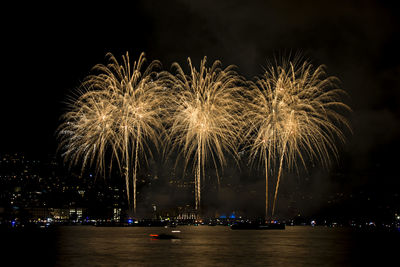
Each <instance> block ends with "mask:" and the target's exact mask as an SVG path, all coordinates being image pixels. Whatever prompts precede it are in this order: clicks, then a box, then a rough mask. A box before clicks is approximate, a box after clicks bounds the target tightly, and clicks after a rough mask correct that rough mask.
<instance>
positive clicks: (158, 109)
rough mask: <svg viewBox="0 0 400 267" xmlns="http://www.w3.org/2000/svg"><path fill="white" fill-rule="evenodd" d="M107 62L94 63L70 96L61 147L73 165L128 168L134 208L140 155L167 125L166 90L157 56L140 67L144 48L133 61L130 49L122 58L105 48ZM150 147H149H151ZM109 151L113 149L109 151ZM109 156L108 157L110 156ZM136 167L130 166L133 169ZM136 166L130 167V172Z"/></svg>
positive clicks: (155, 141)
mask: <svg viewBox="0 0 400 267" xmlns="http://www.w3.org/2000/svg"><path fill="white" fill-rule="evenodd" d="M107 56H108V58H109V64H107V65H101V64H99V65H96V66H95V67H94V68H93V71H94V72H97V73H98V74H93V75H90V76H88V77H87V78H86V79H85V81H84V82H83V84H82V88H84V89H83V90H81V91H80V93H79V94H80V96H78V98H76V99H74V100H73V101H71V104H70V110H69V111H68V112H67V113H66V114H65V115H64V116H63V119H64V122H63V123H62V124H61V126H60V127H59V131H58V133H59V137H60V139H61V141H60V148H61V149H62V150H63V155H64V157H65V160H66V161H68V162H69V164H70V165H76V164H79V163H80V162H82V170H83V168H84V167H85V166H87V165H94V164H95V165H96V167H97V169H98V170H100V171H103V172H104V171H105V170H106V169H107V163H108V167H109V170H110V171H111V167H112V163H113V161H115V162H116V163H117V165H118V167H119V170H120V171H121V172H123V173H124V176H125V183H126V191H127V197H128V202H130V201H129V200H130V175H132V186H133V194H132V195H133V210H134V213H136V179H137V178H136V176H137V169H138V167H139V156H140V155H144V159H145V160H146V161H147V159H146V153H142V152H144V150H145V148H149V147H148V142H149V141H150V142H152V143H154V144H156V146H157V144H158V142H159V136H160V131H162V129H163V125H162V120H161V119H160V117H161V114H163V111H162V109H163V108H162V103H163V98H162V95H163V94H162V93H160V90H159V89H160V87H159V86H158V83H156V82H153V78H155V76H156V74H155V73H154V71H153V70H154V68H155V67H157V66H159V63H158V62H157V61H153V62H152V63H151V64H150V65H149V66H148V67H147V68H146V69H145V71H144V72H143V73H142V72H141V69H142V66H143V63H144V61H145V57H144V53H142V54H141V55H140V57H139V60H138V61H137V62H136V61H135V62H134V63H133V66H131V65H130V61H129V55H128V53H126V55H125V56H123V57H122V59H123V64H119V63H118V61H117V60H116V58H115V57H114V56H113V55H112V54H107ZM147 151H148V152H150V153H151V151H150V149H147ZM107 155H110V156H109V157H107ZM106 158H109V161H107V162H106ZM131 169H132V170H131ZM131 172H132V173H131Z"/></svg>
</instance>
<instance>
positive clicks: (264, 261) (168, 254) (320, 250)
mask: <svg viewBox="0 0 400 267" xmlns="http://www.w3.org/2000/svg"><path fill="white" fill-rule="evenodd" d="M171 230H180V231H181V232H180V233H177V234H174V235H176V236H178V237H180V239H178V240H154V239H152V238H151V237H150V236H149V235H150V234H159V233H171ZM18 238H19V239H18ZM18 238H12V241H11V242H14V244H13V245H14V246H16V250H15V251H18V249H20V253H14V260H17V261H18V260H21V259H24V260H25V262H30V263H31V264H35V265H36V264H42V265H55V266H373V265H376V264H377V265H378V266H388V265H389V263H391V262H392V261H393V260H395V261H396V262H397V263H396V264H395V265H398V263H399V262H400V257H399V256H398V255H399V252H400V249H399V248H400V246H399V244H400V243H399V242H400V238H399V234H398V233H387V232H357V231H354V230H352V229H349V228H328V227H310V226H292V227H286V230H231V229H230V228H229V227H225V226H178V227H176V228H161V227H160V228H158V227H94V226H63V227H59V228H58V229H57V230H56V231H55V232H53V233H51V234H47V235H46V233H41V234H36V235H35V236H30V237H26V236H20V237H18ZM24 238H26V239H29V241H27V242H24V244H23V245H22V246H21V245H19V247H18V243H21V242H23V241H21V240H22V239H24ZM10 239H11V238H10ZM17 240H19V241H17ZM3 251H4V250H3ZM15 251H14V252H15ZM27 252H29V253H27ZM18 255H20V256H18ZM6 256H7V255H6ZM27 257H28V258H27ZM29 257H31V258H29ZM10 266H11V265H10Z"/></svg>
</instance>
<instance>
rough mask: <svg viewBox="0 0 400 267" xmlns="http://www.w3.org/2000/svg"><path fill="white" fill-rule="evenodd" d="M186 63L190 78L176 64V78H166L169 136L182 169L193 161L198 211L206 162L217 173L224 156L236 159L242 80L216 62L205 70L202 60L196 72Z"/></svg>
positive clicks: (170, 76) (231, 67)
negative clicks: (210, 161) (228, 153)
mask: <svg viewBox="0 0 400 267" xmlns="http://www.w3.org/2000/svg"><path fill="white" fill-rule="evenodd" d="M188 63H189V68H190V74H189V75H186V74H185V73H184V71H183V70H182V68H181V67H180V65H179V64H178V63H174V64H173V68H175V69H176V75H168V80H169V82H170V83H171V85H172V87H173V90H172V92H171V97H170V99H171V100H170V101H171V112H172V116H171V118H170V120H169V125H170V127H169V133H170V136H171V141H172V143H173V146H174V147H175V148H177V147H179V148H181V152H180V156H181V157H183V158H184V160H185V166H186V165H187V164H188V162H189V161H190V160H191V159H193V170H194V173H195V207H196V210H198V211H200V210H201V208H200V205H201V180H204V168H205V163H206V161H207V160H208V158H210V157H211V159H212V161H213V163H214V166H215V169H216V170H217V169H218V166H223V165H224V164H225V163H226V159H225V155H224V153H225V152H230V153H231V154H232V155H234V156H237V151H236V148H237V144H238V139H239V135H238V131H239V129H240V125H241V118H240V116H239V110H240V106H241V104H242V103H241V102H240V101H239V98H238V94H237V93H238V90H239V87H238V83H239V82H241V78H240V77H239V76H238V75H237V73H236V72H235V71H234V67H233V66H228V67H227V68H225V69H221V68H220V65H221V63H220V62H219V61H215V62H214V63H213V65H212V66H211V67H210V68H207V67H206V58H204V59H203V60H202V61H201V64H200V68H199V70H197V69H196V68H195V67H193V65H192V62H191V60H190V58H188ZM178 158H179V157H178Z"/></svg>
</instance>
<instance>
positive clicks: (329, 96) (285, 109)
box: [245, 61, 350, 217]
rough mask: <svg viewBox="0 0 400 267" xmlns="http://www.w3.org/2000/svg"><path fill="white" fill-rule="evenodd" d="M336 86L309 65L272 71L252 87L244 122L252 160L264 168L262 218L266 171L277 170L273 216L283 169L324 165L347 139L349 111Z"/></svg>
mask: <svg viewBox="0 0 400 267" xmlns="http://www.w3.org/2000/svg"><path fill="white" fill-rule="evenodd" d="M337 83H338V79H337V78H335V77H327V75H326V72H325V67H324V66H323V65H322V66H319V67H318V68H316V69H315V70H313V68H312V65H311V64H309V63H308V62H304V63H303V64H296V63H293V62H289V61H287V63H284V64H282V66H278V65H276V66H270V67H269V68H268V69H267V70H266V71H265V73H264V75H263V76H262V77H260V78H258V79H257V80H256V82H255V83H251V85H250V88H251V90H250V94H249V95H250V99H251V101H250V104H249V105H250V106H249V109H247V110H246V114H245V120H246V121H248V122H249V128H248V135H247V136H248V137H249V138H250V139H251V140H250V145H251V160H254V159H255V158H257V157H258V158H259V159H260V160H262V161H263V163H264V165H265V179H266V204H265V214H266V217H268V171H269V170H270V169H271V170H274V169H275V168H274V167H275V165H277V166H278V173H277V181H276V186H275V194H274V202H273V206H272V216H273V215H274V212H275V205H276V199H277V194H278V188H279V183H280V179H281V175H282V167H283V165H284V164H285V165H286V166H287V167H288V168H289V169H290V168H292V167H293V166H295V167H297V164H296V162H297V161H300V162H301V164H302V165H303V166H304V167H306V165H307V164H306V161H319V162H321V163H322V165H323V166H328V165H329V164H330V162H331V159H332V158H337V156H338V149H337V146H336V143H337V140H339V141H341V142H344V140H345V136H344V133H343V131H342V128H341V126H344V128H347V129H350V125H349V122H348V120H347V119H346V117H345V116H344V115H343V114H344V113H346V112H348V111H350V108H349V107H348V106H347V105H346V104H344V103H343V102H342V101H341V98H342V97H343V95H345V92H344V91H343V90H341V89H338V86H337ZM276 160H277V161H276Z"/></svg>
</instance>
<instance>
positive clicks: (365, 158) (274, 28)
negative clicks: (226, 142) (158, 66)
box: [0, 0, 400, 179]
mask: <svg viewBox="0 0 400 267" xmlns="http://www.w3.org/2000/svg"><path fill="white" fill-rule="evenodd" d="M322 2H324V1H273V2H272V3H268V1H235V0H230V1H211V0H202V1H183V0H181V1H177V0H175V1H136V4H135V5H129V6H125V5H119V6H112V5H111V6H110V4H109V3H107V4H97V5H93V6H91V7H90V8H88V7H83V6H79V5H74V6H72V5H54V6H44V5H42V6H37V5H28V6H27V5H25V4H24V5H22V3H19V4H13V5H8V6H5V7H4V8H3V13H5V14H7V16H2V18H1V25H2V26H1V27H2V31H1V35H2V36H1V40H2V41H1V43H2V47H3V49H2V58H1V63H2V67H3V70H2V72H1V74H2V82H1V141H0V145H1V146H0V152H7V151H8V152H12V151H22V152H30V153H33V154H35V153H38V154H46V153H54V152H55V147H56V142H55V136H54V132H55V130H56V127H57V125H58V124H59V117H60V115H61V114H62V112H63V109H64V107H65V105H64V104H63V101H64V100H65V98H66V96H67V95H69V94H70V93H71V92H72V91H73V90H74V88H76V87H77V86H78V85H79V83H80V82H81V81H82V80H83V79H84V77H85V76H86V75H88V74H89V73H90V69H91V67H93V66H94V65H95V64H97V63H105V54H106V52H112V53H114V55H115V56H117V58H119V57H120V56H121V55H122V53H124V52H125V51H129V52H130V54H131V57H132V58H137V56H138V55H139V54H140V52H142V51H145V52H146V54H147V57H148V59H150V60H153V59H159V60H161V62H162V63H163V66H164V68H165V69H170V66H171V63H172V62H174V61H177V62H179V63H180V64H185V63H186V59H187V57H188V56H190V57H191V58H192V59H193V60H194V62H195V64H198V63H199V60H200V59H201V58H202V57H203V56H208V58H209V61H211V60H215V59H220V60H221V61H222V63H223V64H224V66H227V65H229V64H235V65H237V66H238V70H239V72H240V73H242V74H243V75H245V76H246V77H248V78H252V77H253V76H255V75H259V74H260V73H261V72H262V69H263V66H265V64H266V62H267V60H269V59H272V58H273V57H274V55H277V54H279V53H287V52H288V51H289V52H290V51H292V52H302V53H303V55H304V56H305V57H306V58H309V59H310V60H311V61H312V62H313V63H314V64H315V65H319V64H325V65H327V67H328V69H327V70H328V73H329V74H330V75H334V76H337V77H339V78H340V80H341V82H342V86H343V89H345V90H346V91H347V92H348V93H349V95H350V99H349V100H348V103H349V105H351V107H352V108H353V110H354V112H353V114H352V117H351V119H352V122H353V130H354V133H353V135H352V136H349V140H348V143H347V145H346V146H345V148H344V149H343V150H344V151H343V152H342V153H343V154H342V158H343V159H344V160H343V161H344V163H345V168H349V169H351V171H352V172H354V173H358V174H359V175H360V173H364V172H368V171H379V172H380V171H381V170H382V169H385V172H387V173H388V175H389V176H391V177H392V176H393V177H394V172H395V171H396V169H397V168H396V167H395V166H396V165H397V164H398V163H397V160H396V158H398V157H397V155H398V151H399V149H400V145H399V138H398V137H399V130H400V124H399V115H400V111H399V104H400V103H399V100H400V97H399V96H400V50H399V47H400V39H399V36H400V23H399V22H400V20H399V14H400V13H399V9H397V7H395V6H392V5H390V4H389V3H390V2H389V1H329V4H328V3H326V4H323V3H322ZM327 2H328V1H327ZM350 2H351V3H350ZM392 152H394V155H395V156H389V155H390V153H392ZM391 179H395V178H391Z"/></svg>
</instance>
